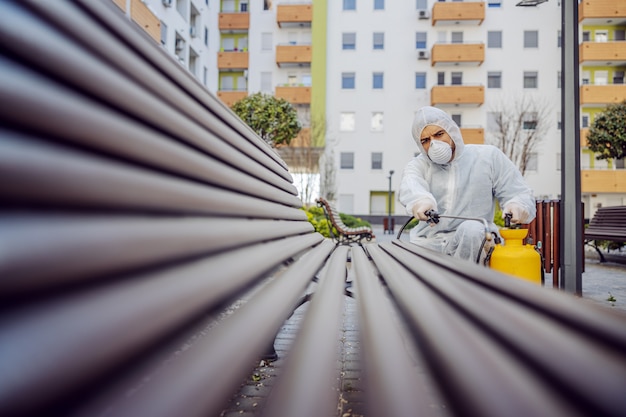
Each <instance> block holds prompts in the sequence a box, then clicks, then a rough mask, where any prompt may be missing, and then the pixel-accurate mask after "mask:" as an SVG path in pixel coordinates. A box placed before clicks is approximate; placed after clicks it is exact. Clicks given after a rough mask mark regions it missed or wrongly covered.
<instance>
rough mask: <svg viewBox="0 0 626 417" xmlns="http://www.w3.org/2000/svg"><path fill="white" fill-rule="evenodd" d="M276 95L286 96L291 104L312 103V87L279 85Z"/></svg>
mask: <svg viewBox="0 0 626 417" xmlns="http://www.w3.org/2000/svg"><path fill="white" fill-rule="evenodd" d="M274 95H275V96H276V97H278V98H284V99H285V100H287V101H288V102H290V103H291V104H311V87H305V86H277V87H276V92H275V93H274Z"/></svg>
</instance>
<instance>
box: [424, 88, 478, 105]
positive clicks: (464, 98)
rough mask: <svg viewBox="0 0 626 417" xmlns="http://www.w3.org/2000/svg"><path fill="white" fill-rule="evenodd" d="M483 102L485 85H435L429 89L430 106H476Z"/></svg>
mask: <svg viewBox="0 0 626 417" xmlns="http://www.w3.org/2000/svg"><path fill="white" fill-rule="evenodd" d="M484 102H485V87H483V86H464V85H446V86H444V85H437V86H434V87H433V88H432V90H430V104H431V106H439V105H444V106H445V105H453V106H464V107H478V106H481V105H482V104H483V103H484Z"/></svg>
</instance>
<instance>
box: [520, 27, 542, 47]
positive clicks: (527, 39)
mask: <svg viewBox="0 0 626 417" xmlns="http://www.w3.org/2000/svg"><path fill="white" fill-rule="evenodd" d="M538 47H539V32H538V31H536V30H525V31H524V48H538Z"/></svg>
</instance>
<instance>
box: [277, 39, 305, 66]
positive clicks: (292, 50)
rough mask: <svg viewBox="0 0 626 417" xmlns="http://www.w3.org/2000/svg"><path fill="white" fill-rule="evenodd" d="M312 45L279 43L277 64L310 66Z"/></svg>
mask: <svg viewBox="0 0 626 417" xmlns="http://www.w3.org/2000/svg"><path fill="white" fill-rule="evenodd" d="M311 59H312V48H311V45H277V46H276V65H278V66H279V67H281V68H284V67H310V66H311Z"/></svg>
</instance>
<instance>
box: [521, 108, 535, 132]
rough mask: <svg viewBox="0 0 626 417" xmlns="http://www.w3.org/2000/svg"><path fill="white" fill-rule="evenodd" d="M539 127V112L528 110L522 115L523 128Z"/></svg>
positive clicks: (532, 128) (533, 128)
mask: <svg viewBox="0 0 626 417" xmlns="http://www.w3.org/2000/svg"><path fill="white" fill-rule="evenodd" d="M536 128H537V112H526V113H524V115H523V116H522V129H524V130H535V129H536Z"/></svg>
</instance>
